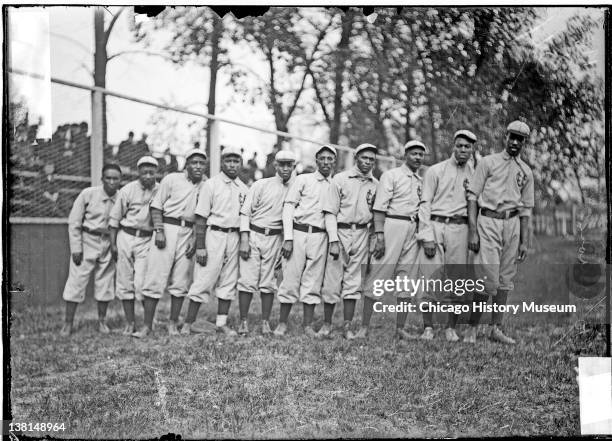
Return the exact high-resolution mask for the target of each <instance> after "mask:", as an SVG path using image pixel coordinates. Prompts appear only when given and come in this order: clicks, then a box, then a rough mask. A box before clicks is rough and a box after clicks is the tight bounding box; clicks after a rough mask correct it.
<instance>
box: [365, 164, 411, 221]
mask: <svg viewBox="0 0 612 441" xmlns="http://www.w3.org/2000/svg"><path fill="white" fill-rule="evenodd" d="M421 183H422V179H421V177H420V176H419V175H417V173H416V172H413V171H412V170H410V168H408V166H407V165H406V164H403V165H401V166H400V167H395V168H392V169H391V170H387V171H386V172H384V173H383V174H382V176H381V177H380V182H379V183H378V186H377V189H376V199H375V200H374V207H373V210H374V211H382V212H385V213H386V214H387V215H392V216H414V215H416V214H417V211H418V205H419V202H420V197H421Z"/></svg>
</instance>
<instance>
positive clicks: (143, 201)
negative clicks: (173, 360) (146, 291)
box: [108, 156, 159, 335]
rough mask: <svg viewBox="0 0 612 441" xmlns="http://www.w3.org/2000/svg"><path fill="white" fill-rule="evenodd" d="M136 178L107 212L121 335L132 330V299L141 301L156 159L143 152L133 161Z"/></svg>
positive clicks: (147, 251)
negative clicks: (122, 320)
mask: <svg viewBox="0 0 612 441" xmlns="http://www.w3.org/2000/svg"><path fill="white" fill-rule="evenodd" d="M136 169H137V170H138V179H137V180H135V181H133V182H130V183H129V184H126V185H125V186H124V187H123V188H121V190H119V191H118V192H117V200H116V201H115V205H113V208H112V209H111V212H110V219H109V222H108V224H109V227H110V237H111V254H112V255H113V259H114V260H115V261H116V262H117V274H116V280H117V290H116V294H117V298H118V299H120V300H121V303H122V305H123V312H124V313H125V321H126V325H125V329H124V330H123V334H124V335H131V334H132V333H134V332H136V323H135V318H134V299H137V300H139V301H143V297H142V285H143V283H144V279H145V272H146V269H147V256H148V254H149V244H150V243H151V236H152V235H153V223H152V222H151V216H150V214H149V204H150V203H151V199H153V196H154V195H155V192H156V191H157V188H158V186H159V184H158V183H157V182H156V181H155V174H156V173H157V160H156V159H155V158H153V157H152V156H143V157H142V158H140V159H139V160H138V162H137V163H136Z"/></svg>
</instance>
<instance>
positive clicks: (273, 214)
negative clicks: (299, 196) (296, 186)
mask: <svg viewBox="0 0 612 441" xmlns="http://www.w3.org/2000/svg"><path fill="white" fill-rule="evenodd" d="M292 183H293V179H290V180H289V182H287V183H283V179H282V178H281V177H280V176H278V175H274V176H272V177H270V178H265V179H260V180H259V181H255V183H254V184H253V185H252V186H251V188H250V189H249V192H248V193H247V197H246V200H245V201H244V204H242V208H241V209H240V231H249V223H252V224H253V225H256V226H258V227H261V228H271V229H279V228H282V226H283V225H282V215H283V202H284V200H285V196H286V195H287V191H288V190H289V186H290V185H291V184H292Z"/></svg>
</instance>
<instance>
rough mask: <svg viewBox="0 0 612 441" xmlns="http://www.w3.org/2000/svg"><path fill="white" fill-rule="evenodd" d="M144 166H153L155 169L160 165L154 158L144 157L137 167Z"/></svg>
mask: <svg viewBox="0 0 612 441" xmlns="http://www.w3.org/2000/svg"><path fill="white" fill-rule="evenodd" d="M143 164H148V165H153V166H155V167H157V166H158V165H159V164H158V162H157V159H155V158H154V157H153V156H143V157H142V158H140V159H139V160H138V162H137V163H136V167H140V166H141V165H143Z"/></svg>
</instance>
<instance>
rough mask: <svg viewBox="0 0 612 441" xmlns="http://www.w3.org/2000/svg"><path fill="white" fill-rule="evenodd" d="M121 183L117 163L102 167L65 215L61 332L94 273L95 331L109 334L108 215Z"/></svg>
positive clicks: (64, 333) (111, 282)
mask: <svg viewBox="0 0 612 441" xmlns="http://www.w3.org/2000/svg"><path fill="white" fill-rule="evenodd" d="M120 183H121V168H119V166H118V165H117V164H105V165H104V166H103V167H102V185H101V186H97V187H89V188H86V189H84V190H83V191H82V192H81V193H80V194H79V195H78V196H77V198H76V199H75V201H74V204H73V205H72V209H71V210H70V215H69V216H68V236H69V240H70V254H71V260H70V268H69V270H68V280H66V286H65V287H64V293H63V298H64V300H65V301H66V316H65V322H64V325H63V327H62V329H61V331H60V335H61V336H63V337H67V336H68V335H70V333H71V332H72V330H73V322H74V314H75V312H76V308H77V306H78V304H79V303H83V301H84V300H85V289H86V288H87V284H88V282H89V279H90V277H91V274H92V273H93V274H94V298H95V299H96V301H97V303H98V330H99V331H100V332H101V333H103V334H108V333H109V332H110V329H109V328H108V326H107V325H106V310H107V309H108V302H110V301H111V300H112V299H113V298H114V297H115V261H114V260H113V258H112V256H111V248H110V237H109V231H108V218H109V213H110V210H111V208H112V206H113V204H114V203H115V200H116V198H117V189H118V188H119V185H120Z"/></svg>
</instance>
